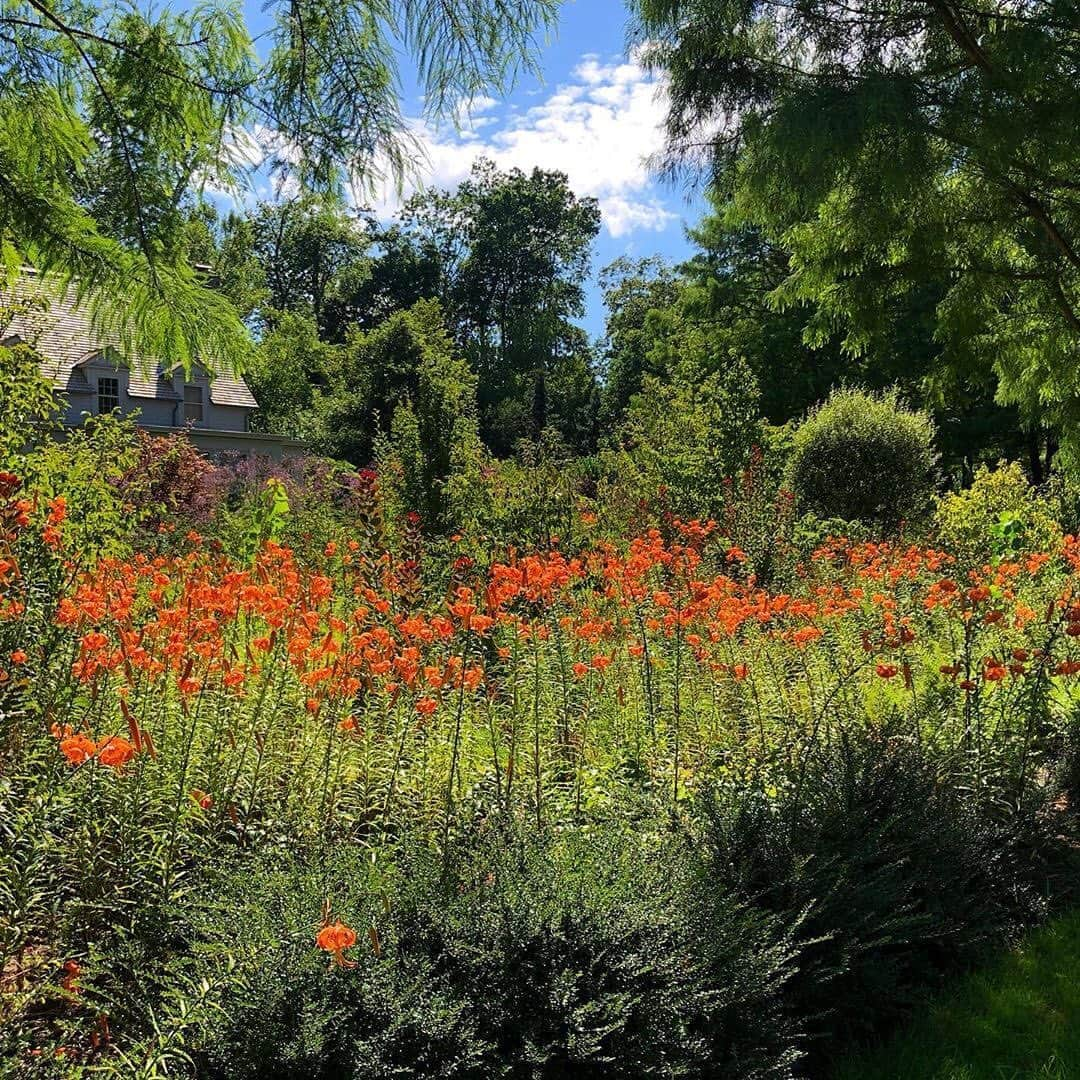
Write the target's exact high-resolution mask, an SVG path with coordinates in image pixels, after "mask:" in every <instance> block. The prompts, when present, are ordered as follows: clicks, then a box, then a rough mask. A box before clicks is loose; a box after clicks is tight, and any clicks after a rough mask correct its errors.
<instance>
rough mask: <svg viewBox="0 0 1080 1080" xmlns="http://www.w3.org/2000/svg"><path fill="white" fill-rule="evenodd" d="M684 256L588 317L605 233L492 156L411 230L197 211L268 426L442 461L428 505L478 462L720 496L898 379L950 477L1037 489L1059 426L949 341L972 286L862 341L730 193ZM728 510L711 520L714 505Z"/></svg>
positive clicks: (606, 287)
mask: <svg viewBox="0 0 1080 1080" xmlns="http://www.w3.org/2000/svg"><path fill="white" fill-rule="evenodd" d="M709 207H710V208H709V211H708V212H707V213H706V215H705V217H704V218H703V220H702V221H701V222H700V223H699V224H698V225H697V226H696V227H695V228H693V229H692V230H691V231H690V234H689V235H690V239H691V241H692V243H693V245H694V248H695V251H694V254H693V255H692V257H691V258H690V259H689V260H687V261H686V262H685V263H683V264H682V265H679V266H673V265H670V264H669V263H667V262H666V261H665V260H663V259H661V258H659V257H655V256H654V257H647V258H641V259H631V258H627V257H624V258H620V259H618V260H616V261H615V262H614V263H612V264H611V265H609V266H607V267H604V268H603V269H602V270H601V271H600V278H599V281H600V287H601V291H602V296H603V300H604V305H605V311H606V318H605V323H604V328H603V333H602V335H601V336H600V337H599V338H598V339H597V340H593V341H590V340H589V338H588V336H587V334H586V333H585V332H584V331H583V329H582V328H581V326H580V325H579V321H580V319H581V317H582V315H583V314H584V311H585V299H586V287H587V285H588V283H589V279H590V275H591V273H592V248H593V242H594V240H595V238H596V235H597V233H598V231H599V229H600V226H601V220H600V213H599V210H598V207H597V205H596V203H595V200H592V199H588V198H579V197H577V196H576V195H575V194H574V193H573V191H572V190H571V189H570V187H569V184H568V181H567V178H566V177H565V176H564V175H562V174H560V173H554V172H547V171H544V170H541V169H535V170H533V171H532V173H530V174H526V173H523V172H521V171H519V170H513V171H511V172H501V171H499V170H498V169H497V168H496V167H495V166H494V165H493V164H492V163H490V162H487V161H480V162H478V163H477V165H476V166H475V168H474V171H473V174H472V176H471V177H470V178H469V179H468V180H466V181H465V182H464V183H462V184H461V185H460V186H459V188H458V189H457V190H456V191H453V192H447V191H438V190H433V191H429V192H426V193H422V194H420V195H417V196H414V197H413V198H412V199H411V200H410V201H409V202H408V203H407V205H406V206H405V207H404V208H403V209H402V210H401V211H400V212H399V213H398V215H397V216H396V217H395V219H394V220H393V221H392V222H390V223H381V222H379V221H377V220H376V219H375V218H373V217H371V216H365V215H363V214H360V213H357V212H355V211H353V210H351V209H349V208H347V207H346V206H345V205H344V204H343V203H341V202H338V201H335V200H333V199H328V198H325V197H317V196H313V195H307V196H301V197H297V198H293V199H289V200H284V201H279V202H275V203H262V204H259V205H257V206H255V207H254V208H253V209H251V210H250V211H247V212H243V213H236V212H233V213H228V214H225V215H224V216H223V215H221V214H219V212H218V211H217V210H215V209H214V207H212V206H209V205H204V206H201V207H200V208H199V209H198V210H195V211H192V213H191V215H190V218H189V221H188V225H187V229H188V237H189V240H188V243H189V252H190V258H191V259H192V261H193V262H195V263H201V264H205V265H209V266H211V267H212V268H213V281H214V283H215V284H216V286H217V287H218V288H219V289H220V290H221V291H222V292H223V293H224V294H225V295H226V296H227V297H228V298H229V299H230V301H231V302H232V303H233V304H234V305H235V306H236V308H237V310H238V311H239V312H240V313H241V314H242V315H243V316H244V318H245V320H246V321H247V322H248V324H249V326H250V327H251V329H252V330H253V332H254V336H255V338H256V340H257V348H256V356H255V359H254V360H253V361H252V363H251V368H250V371H249V374H248V378H249V381H250V383H251V385H252V388H253V390H254V392H255V395H256V397H257V399H258V401H259V406H260V408H259V413H258V416H257V420H256V422H257V424H258V425H259V426H260V427H262V428H264V429H265V430H270V431H277V432H283V433H287V434H291V435H296V436H300V437H302V438H304V439H306V440H308V441H309V443H310V445H311V447H312V449H314V450H315V451H316V452H319V453H322V454H325V455H327V456H329V457H332V458H335V459H338V460H341V461H344V462H348V463H350V464H352V465H354V466H357V467H365V466H368V465H372V464H376V463H377V460H378V459H379V457H380V453H381V454H382V456H383V459H384V462H386V461H388V460H389V458H390V457H394V456H396V457H398V458H400V457H401V456H403V455H404V456H410V455H411V456H412V457H413V458H414V459H416V460H420V459H423V464H422V466H420V471H421V472H422V473H424V475H425V476H426V477H427V479H426V481H424V483H422V484H421V485H420V490H418V492H417V494H416V499H417V506H416V507H415V508H416V509H418V510H422V511H423V510H427V511H429V512H431V513H434V514H435V515H436V516H438V514H439V513H440V512H442V511H441V510H440V508H439V506H438V505H437V504H438V503H439V496H438V495H436V494H435V492H436V488H437V487H442V486H445V483H446V481H447V480H448V479H449V476H450V474H451V472H452V471H453V469H454V467H455V465H456V466H458V467H459V468H463V467H464V464H465V461H466V459H468V458H470V457H473V458H475V456H476V455H485V456H486V455H490V456H492V457H494V458H499V459H506V458H518V459H519V460H520V459H522V458H523V457H524V458H530V457H531V458H535V456H536V454H537V452H538V448H539V452H540V453H541V454H545V455H549V456H550V455H552V454H554V455H556V456H558V457H561V458H571V457H576V458H579V459H587V458H590V457H593V456H595V455H596V454H597V453H598V452H601V453H605V454H610V453H616V452H619V451H626V450H633V451H634V456H635V457H636V458H638V459H639V460H641V459H646V458H648V457H649V455H650V452H651V453H652V455H653V456H654V457H656V458H657V459H658V461H659V460H660V459H662V460H663V461H664V462H665V463H668V464H670V463H671V462H672V461H673V460H681V461H682V462H683V464H684V465H685V466H686V468H687V469H691V470H693V469H696V470H698V471H699V472H700V473H701V476H700V480H701V481H703V482H704V483H712V484H713V485H714V486H715V482H716V479H717V477H719V476H723V475H732V474H733V473H734V472H737V471H738V470H739V469H741V468H742V467H744V466H745V465H746V463H747V461H748V456H749V453H750V451H751V448H752V447H754V446H759V447H761V446H765V447H770V446H771V447H775V448H777V449H778V450H779V449H782V448H783V447H784V446H785V444H786V442H787V440H788V438H789V434H790V431H791V430H792V429H793V427H794V426H795V425H796V424H797V423H798V422H799V421H800V420H802V419H803V417H804V416H805V415H806V414H807V412H808V410H810V409H811V408H812V407H813V406H815V405H816V404H818V403H819V402H821V401H823V400H824V399H825V398H827V397H828V395H829V394H830V392H831V391H832V390H834V389H835V388H837V387H839V386H841V385H843V384H849V385H851V384H854V385H859V386H861V387H864V388H867V389H869V390H871V391H883V390H885V389H889V388H894V389H896V390H897V392H898V393H899V395H900V400H902V401H903V402H904V403H905V404H906V405H909V406H913V407H915V408H918V409H921V410H923V411H924V412H926V413H927V414H928V415H929V416H930V418H931V419H932V421H933V424H934V428H935V431H936V445H937V451H938V455H939V456H938V461H937V468H938V474H939V478H940V480H941V481H942V482H943V483H944V484H945V485H947V486H958V485H963V484H967V483H970V482H971V480H972V478H973V477H974V474H975V470H976V468H977V467H978V465H980V464H984V463H993V462H995V461H997V460H999V459H1001V458H1008V459H1014V460H1018V461H1021V462H1022V463H1023V466H1024V468H1025V470H1026V471H1027V473H1028V475H1029V477H1030V479H1031V480H1032V481H1034V482H1036V483H1038V482H1041V481H1043V480H1045V479H1046V478H1047V477H1048V476H1049V473H1050V469H1051V466H1052V462H1053V458H1054V454H1055V451H1056V448H1057V442H1058V437H1057V431H1056V429H1055V427H1054V425H1052V424H1047V423H1045V422H1039V421H1036V420H1027V419H1025V418H1024V417H1023V416H1022V415H1021V413H1020V411H1019V410H1018V408H1017V407H1016V406H1014V405H1002V404H1000V403H999V402H998V390H999V387H998V383H997V378H996V376H995V375H994V373H993V370H992V369H991V368H989V367H987V368H974V369H963V368H958V367H957V365H956V364H955V363H952V362H951V361H950V359H949V356H948V354H947V351H946V349H945V348H944V347H943V345H942V344H941V342H940V341H939V335H938V334H937V321H936V314H935V313H936V311H937V307H938V305H939V304H940V302H941V299H942V297H943V295H944V293H945V291H946V290H947V285H948V282H947V280H945V278H944V277H942V278H941V279H940V280H935V279H934V278H933V277H932V276H931V277H928V278H927V279H926V280H925V281H923V282H921V283H920V286H919V287H918V288H917V289H914V290H912V291H911V292H910V293H907V294H905V295H903V296H899V297H896V298H894V299H893V300H891V301H890V302H889V303H888V304H887V305H885V307H884V308H883V310H882V311H880V312H879V313H878V318H879V326H878V328H877V332H876V333H875V334H874V335H873V337H872V338H871V339H868V340H867V341H865V342H864V343H863V344H862V345H861V346H860V347H859V348H858V349H855V348H854V347H853V346H852V343H851V342H850V341H849V340H848V339H847V338H846V337H845V335H844V333H843V331H842V330H841V329H839V328H837V329H835V330H833V331H832V332H830V333H825V334H819V333H817V332H816V331H815V330H814V328H813V327H812V325H811V322H812V317H813V312H812V310H811V307H810V305H809V304H808V303H805V302H800V303H782V302H780V301H778V299H777V297H778V292H779V291H780V290H782V287H783V284H784V282H785V281H786V280H787V279H788V278H789V277H790V275H791V273H792V253H791V251H790V250H788V249H787V248H785V247H784V246H783V245H782V244H780V243H777V242H775V241H772V240H770V239H768V237H767V235H766V232H765V231H764V230H763V229H761V228H759V227H757V226H755V225H751V224H746V223H740V222H738V221H737V220H736V219H735V218H734V216H733V214H732V209H731V206H730V205H729V204H727V203H725V202H724V200H723V199H722V197H721V195H720V194H719V193H718V190H714V191H713V192H712V194H711V195H710V201H709ZM703 509H704V508H703Z"/></svg>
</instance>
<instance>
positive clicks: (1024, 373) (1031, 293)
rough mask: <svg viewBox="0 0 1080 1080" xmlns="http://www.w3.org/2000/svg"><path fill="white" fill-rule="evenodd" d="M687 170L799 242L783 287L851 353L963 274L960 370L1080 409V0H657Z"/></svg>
mask: <svg viewBox="0 0 1080 1080" xmlns="http://www.w3.org/2000/svg"><path fill="white" fill-rule="evenodd" d="M633 8H634V13H635V26H634V36H635V37H636V39H637V40H638V41H639V42H640V44H641V47H642V56H643V58H644V60H645V62H646V64H647V65H649V66H650V67H651V68H652V69H653V70H658V71H663V72H665V73H666V75H667V78H668V83H669V87H670V107H669V112H668V118H667V136H668V148H667V154H666V164H667V166H668V167H669V168H671V169H672V170H675V171H678V170H683V169H690V170H691V171H693V172H694V173H695V174H696V173H699V172H703V173H704V175H706V176H707V177H708V178H709V179H710V180H711V181H712V182H713V183H715V184H716V186H717V187H718V189H719V191H720V192H721V195H722V197H723V198H724V200H725V201H727V200H729V199H730V201H731V213H732V216H733V219H734V220H736V221H738V222H741V223H743V224H748V225H752V226H755V227H757V228H760V229H761V230H762V232H763V234H764V235H765V237H766V238H767V239H768V240H769V241H770V242H774V243H781V244H782V245H783V246H784V247H785V249H786V250H787V251H788V252H789V253H790V266H789V268H788V271H787V273H786V274H785V276H784V278H783V280H782V281H781V282H780V283H779V284H778V285H777V287H776V288H775V289H774V290H773V292H772V294H771V301H772V303H773V304H774V305H775V306H777V307H779V308H784V307H787V306H791V305H797V304H808V305H810V307H811V316H810V318H809V320H808V323H807V326H806V330H805V337H806V340H807V341H810V342H815V343H817V342H822V341H825V340H827V339H828V338H829V337H830V336H831V335H833V334H835V333H840V334H841V335H842V344H843V347H844V349H845V351H846V352H847V353H848V354H859V353H862V352H864V351H865V350H866V349H868V348H870V347H871V345H872V343H873V342H874V340H875V338H876V337H877V336H878V335H880V334H881V333H882V332H884V331H887V329H888V327H887V325H886V321H887V320H888V318H889V316H890V313H891V312H893V311H894V310H895V301H896V300H897V299H898V298H901V299H906V298H908V297H910V295H911V294H912V292H913V291H916V290H919V289H920V288H922V287H923V286H924V284H925V283H926V282H927V281H935V282H939V283H941V285H942V290H941V295H940V296H939V297H937V298H936V302H935V305H934V309H933V315H934V332H935V336H936V340H937V341H938V342H939V343H940V345H941V349H942V360H943V363H944V364H946V365H947V366H948V368H949V370H950V372H951V374H952V377H953V378H954V379H955V380H957V381H959V382H960V383H963V382H965V381H970V380H972V379H975V380H980V379H981V380H984V381H985V380H986V378H987V376H988V375H991V376H992V377H993V378H994V379H996V383H997V393H998V397H999V399H1000V400H1001V401H1003V402H1006V403H1013V404H1016V405H1017V406H1018V407H1019V408H1020V409H1021V410H1022V412H1023V413H1024V415H1025V417H1026V420H1027V422H1028V423H1029V424H1032V425H1040V424H1044V423H1047V422H1049V423H1060V424H1061V425H1063V427H1064V428H1065V429H1066V433H1067V434H1068V435H1069V436H1071V438H1072V439H1073V440H1074V441H1075V438H1076V435H1077V432H1078V431H1080V428H1078V420H1080V383H1078V382H1077V375H1076V373H1077V371H1078V370H1080V367H1078V365H1077V359H1078V357H1080V316H1078V314H1077V311H1078V307H1080V199H1078V192H1080V184H1078V182H1077V180H1076V176H1077V174H1078V171H1080V170H1078V168H1077V166H1078V155H1080V147H1078V144H1077V141H1076V138H1075V116H1076V115H1077V109H1078V107H1080V78H1078V75H1080V24H1078V23H1077V20H1076V12H1075V5H1074V4H1073V3H1071V2H1070V0H1046V2H1038V3H1034V2H1031V3H1029V2H1021V3H1015V4H1007V5H1006V4H1001V3H998V2H996V0H963V2H960V0H913V2H910V3H902V4H898V3H895V2H893V0H854V2H852V3H849V4H843V5H837V4H833V3H830V2H827V0H800V2H799V3H795V4H791V3H787V2H776V0H754V2H748V0H635V3H634V5H633Z"/></svg>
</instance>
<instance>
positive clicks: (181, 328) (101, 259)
mask: <svg viewBox="0 0 1080 1080" xmlns="http://www.w3.org/2000/svg"><path fill="white" fill-rule="evenodd" d="M556 7H557V4H556V3H555V0H449V2H446V0H351V2H347V3H333V4H330V3H325V2H323V0H301V2H299V3H284V2H281V3H271V4H270V5H268V13H269V16H270V18H271V20H272V29H271V30H270V32H269V35H268V44H267V45H266V46H265V49H264V52H265V58H264V57H263V56H261V55H260V53H259V51H258V50H257V48H256V42H255V40H254V39H253V36H252V33H251V31H250V30H249V28H248V26H247V25H246V23H245V20H244V17H243V14H242V12H241V8H240V5H239V4H236V3H234V2H232V0H214V2H207V3H199V4H196V5H194V6H192V7H191V8H189V9H186V10H184V11H179V12H177V11H172V10H164V11H157V10H155V9H153V8H150V7H146V8H145V9H144V8H142V7H139V6H137V5H135V4H130V5H127V4H125V5H113V4H104V3H102V4H94V3H90V4H84V3H75V2H68V0H3V3H0V262H2V269H3V279H6V280H3V279H0V285H4V284H6V285H7V286H10V285H11V284H12V282H13V280H14V277H15V275H16V274H17V272H18V270H19V268H20V266H22V265H24V264H25V263H27V262H29V263H30V264H32V265H33V266H35V267H36V268H37V269H38V270H40V271H42V272H44V273H47V274H51V275H56V276H57V278H58V279H59V283H60V284H61V285H64V286H69V287H74V288H75V289H76V290H77V292H78V295H79V299H80V300H81V301H83V302H85V303H87V304H89V305H90V307H91V310H92V312H93V315H94V318H95V320H96V322H97V323H98V325H99V327H100V328H101V329H102V330H103V331H106V332H108V333H110V334H112V335H115V336H116V337H117V338H118V339H119V340H120V341H121V342H122V343H123V346H124V348H125V350H126V351H130V352H136V351H137V352H140V353H143V354H145V355H148V356H159V357H164V358H167V359H168V360H170V361H171V362H173V363H176V364H182V365H184V366H185V367H189V366H190V365H191V364H192V363H194V362H195V361H196V360H200V359H201V360H202V362H209V363H211V364H212V365H213V366H216V367H219V368H228V367H231V368H233V369H239V368H240V367H242V366H243V363H244V360H245V357H246V355H247V354H249V352H250V348H249V346H248V341H247V335H246V332H245V330H244V327H243V326H242V324H241V322H240V320H239V319H238V318H237V316H236V315H235V313H234V312H233V311H232V310H231V308H230V307H229V305H228V303H227V302H226V301H225V300H224V299H222V298H221V297H220V296H219V295H217V294H216V293H214V292H213V291H212V290H211V289H209V288H208V287H207V286H206V284H205V282H204V281H203V280H202V279H200V277H199V276H198V275H197V273H196V272H195V270H194V269H193V268H192V267H191V266H190V265H188V262H187V261H186V258H185V254H186V245H185V243H184V236H185V218H186V214H185V209H186V207H187V205H188V204H189V202H190V200H191V199H192V198H193V197H194V196H196V195H197V194H199V193H200V192H202V191H203V190H204V188H205V187H206V185H207V184H211V185H213V186H214V187H216V188H224V189H234V190H235V189H237V188H239V187H240V186H241V185H243V184H244V183H245V181H246V180H247V179H248V178H249V177H250V175H251V173H252V171H253V169H255V168H269V169H271V170H274V171H276V172H278V173H279V174H289V175H291V176H292V177H294V178H295V179H296V180H297V181H298V182H299V183H300V184H301V185H302V186H304V187H309V188H315V189H321V190H333V191H340V190H341V189H342V188H343V186H344V185H345V184H346V183H352V184H356V185H359V186H360V187H364V186H365V185H367V186H370V185H371V183H373V182H374V181H375V180H376V179H378V178H379V177H380V176H382V175H384V174H386V175H389V176H390V177H392V178H393V179H394V180H395V181H397V182H400V181H401V180H402V179H403V177H404V175H405V173H406V172H407V171H408V169H409V168H410V165H411V163H412V161H413V159H414V157H415V151H414V148H413V147H412V146H411V144H410V140H409V137H408V131H407V124H406V121H405V118H404V116H403V114H402V112H401V108H400V101H399V88H400V70H399V69H400V65H401V63H402V60H403V58H405V57H412V58H413V59H414V60H415V61H416V63H417V65H418V67H419V72H420V77H421V82H422V85H423V87H424V90H425V93H426V96H425V100H426V102H427V108H428V111H429V112H430V113H431V115H433V116H442V115H445V114H446V113H447V112H448V111H450V110H452V109H455V108H457V107H458V106H459V105H460V104H461V102H462V101H463V100H467V99H469V98H470V97H472V96H473V95H475V94H476V93H478V92H479V91H480V90H481V89H483V88H487V87H506V86H507V85H508V84H509V83H510V82H511V81H512V80H513V78H514V76H515V74H516V73H517V72H518V71H520V70H521V69H522V68H523V67H526V66H529V65H531V63H532V55H533V50H534V46H535V44H536V42H537V38H538V36H539V35H541V34H543V32H544V31H545V30H546V29H547V28H548V27H549V26H550V25H551V24H552V22H553V19H554V14H555V10H556ZM260 48H263V42H262V40H260Z"/></svg>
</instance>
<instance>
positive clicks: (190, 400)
mask: <svg viewBox="0 0 1080 1080" xmlns="http://www.w3.org/2000/svg"><path fill="white" fill-rule="evenodd" d="M184 422H185V423H187V424H201V423H202V422H203V392H202V387H201V386H200V385H199V384H198V383H184Z"/></svg>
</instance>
